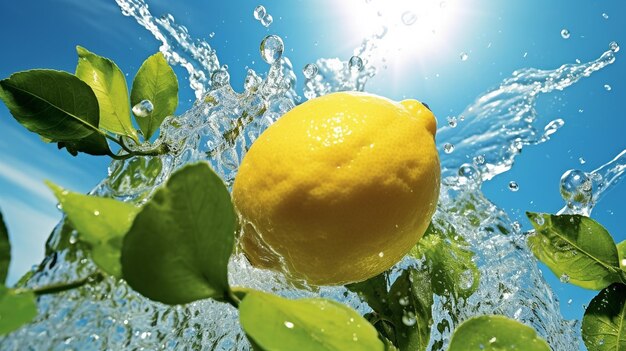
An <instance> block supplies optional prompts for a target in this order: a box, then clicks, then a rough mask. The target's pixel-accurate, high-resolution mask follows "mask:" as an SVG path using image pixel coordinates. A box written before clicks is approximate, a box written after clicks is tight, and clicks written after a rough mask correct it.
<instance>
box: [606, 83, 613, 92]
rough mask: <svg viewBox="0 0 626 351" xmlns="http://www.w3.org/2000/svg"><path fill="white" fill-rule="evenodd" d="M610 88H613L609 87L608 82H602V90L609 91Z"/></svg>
mask: <svg viewBox="0 0 626 351" xmlns="http://www.w3.org/2000/svg"><path fill="white" fill-rule="evenodd" d="M611 89H613V88H611V86H610V85H608V84H604V90H606V91H611Z"/></svg>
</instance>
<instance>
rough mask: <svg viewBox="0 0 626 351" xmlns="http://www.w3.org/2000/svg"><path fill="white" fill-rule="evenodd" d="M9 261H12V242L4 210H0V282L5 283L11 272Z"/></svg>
mask: <svg viewBox="0 0 626 351" xmlns="http://www.w3.org/2000/svg"><path fill="white" fill-rule="evenodd" d="M9 263H11V242H9V233H8V231H7V227H6V225H4V219H3V218H2V212H0V284H4V281H5V280H6V279H7V274H8V273H9Z"/></svg>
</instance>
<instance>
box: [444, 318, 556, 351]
mask: <svg viewBox="0 0 626 351" xmlns="http://www.w3.org/2000/svg"><path fill="white" fill-rule="evenodd" d="M468 350H482V351H520V350H523V351H551V350H550V346H548V344H547V343H546V342H545V341H544V340H543V339H541V338H540V337H539V336H537V333H536V332H535V330H534V329H533V328H531V327H529V326H527V325H524V324H522V323H520V322H518V321H516V320H513V319H509V318H507V317H504V316H480V317H474V318H471V319H468V320H467V321H465V322H463V323H462V324H461V325H460V326H459V327H458V328H456V330H455V331H454V334H453V335H452V340H451V341H450V347H449V348H448V351H468Z"/></svg>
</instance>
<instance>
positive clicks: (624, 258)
mask: <svg viewBox="0 0 626 351" xmlns="http://www.w3.org/2000/svg"><path fill="white" fill-rule="evenodd" d="M617 254H618V256H619V266H620V267H622V270H623V271H626V240H624V241H622V242H621V243H619V244H617Z"/></svg>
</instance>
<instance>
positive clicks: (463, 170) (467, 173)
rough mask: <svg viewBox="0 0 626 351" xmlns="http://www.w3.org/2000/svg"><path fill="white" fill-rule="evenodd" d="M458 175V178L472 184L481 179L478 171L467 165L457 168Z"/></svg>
mask: <svg viewBox="0 0 626 351" xmlns="http://www.w3.org/2000/svg"><path fill="white" fill-rule="evenodd" d="M458 174H459V176H460V177H463V178H464V179H466V180H469V181H471V182H473V183H475V182H477V181H479V180H480V179H481V177H480V172H479V171H478V169H476V167H475V166H474V165H472V164H469V163H464V164H462V165H461V167H459V172H458Z"/></svg>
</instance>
